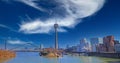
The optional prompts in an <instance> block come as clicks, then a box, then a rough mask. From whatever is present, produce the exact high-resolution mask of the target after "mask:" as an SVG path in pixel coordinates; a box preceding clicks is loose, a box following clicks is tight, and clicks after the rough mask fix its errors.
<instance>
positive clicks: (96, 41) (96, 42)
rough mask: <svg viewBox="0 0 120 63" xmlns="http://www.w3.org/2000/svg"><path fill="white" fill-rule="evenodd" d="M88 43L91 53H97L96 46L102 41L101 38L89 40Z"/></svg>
mask: <svg viewBox="0 0 120 63" xmlns="http://www.w3.org/2000/svg"><path fill="white" fill-rule="evenodd" d="M90 43H91V48H92V52H97V46H98V44H99V43H103V39H102V38H91V39H90Z"/></svg>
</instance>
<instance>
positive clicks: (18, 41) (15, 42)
mask: <svg viewBox="0 0 120 63" xmlns="http://www.w3.org/2000/svg"><path fill="white" fill-rule="evenodd" d="M7 43H9V44H12V45H24V44H28V43H33V42H26V41H21V40H7Z"/></svg>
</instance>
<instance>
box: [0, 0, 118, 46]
mask: <svg viewBox="0 0 120 63" xmlns="http://www.w3.org/2000/svg"><path fill="white" fill-rule="evenodd" d="M41 1H42V3H40V4H39V5H40V6H39V7H38V6H36V5H35V3H34V2H33V1H32V0H31V1H27V0H21V1H20V2H19V0H18V2H16V1H14V0H11V1H7V0H6V1H0V38H1V39H0V40H1V42H0V45H3V38H5V39H6V38H8V40H9V41H8V42H14V41H16V44H15V42H14V44H13V45H18V44H20V43H25V42H32V43H35V44H43V45H44V46H45V47H50V46H53V47H54V38H55V37H54V25H52V24H54V23H55V22H56V21H57V23H58V24H59V25H60V28H59V33H58V40H59V41H58V42H59V45H60V46H61V47H66V45H67V44H69V45H76V44H78V43H79V40H80V39H82V38H85V37H86V38H87V39H88V38H89V39H90V38H94V37H104V36H106V35H114V36H115V39H116V40H119V41H120V36H119V35H120V32H119V31H120V30H119V24H120V22H119V20H120V18H119V16H120V12H119V11H120V9H119V5H120V4H119V2H120V1H111V0H109V1H108V0H101V1H100V0H98V1H99V3H98V2H97V3H95V4H93V3H94V0H89V2H90V3H87V1H88V0H85V1H83V2H84V3H82V4H81V5H78V4H79V3H81V0H78V3H76V1H73V0H70V2H71V3H73V4H74V5H75V6H76V5H77V6H76V7H75V6H72V10H70V9H68V8H67V7H63V8H59V6H61V3H62V5H65V4H66V5H70V3H69V2H67V3H66V2H64V1H63V0H62V2H56V1H55V0H52V2H51V1H49V3H47V2H46V1H43V0H41ZM58 1H59V0H58ZM65 1H68V0H65ZM103 1H105V2H103ZM30 3H34V5H30ZM38 3H39V1H37V4H38ZM46 3H47V5H45V4H46ZM58 3H59V4H58ZM82 5H83V8H79V6H82ZM86 5H91V6H86ZM92 5H93V6H92ZM95 5H96V6H98V7H99V8H96V7H94V6H95ZM54 7H55V9H54ZM56 7H58V8H56ZM89 7H90V8H92V9H90V12H89V11H88V9H89ZM74 8H76V10H74ZM64 9H65V10H64ZM80 9H81V10H82V11H84V12H85V13H83V14H82V15H81V14H79V13H81V12H79V10H80ZM46 10H48V11H49V13H47V12H48V11H46ZM51 10H52V11H51ZM66 10H69V11H70V12H68V11H66ZM63 11H64V12H63ZM71 11H72V12H71ZM75 11H76V14H74V12H75ZM52 13H53V14H52ZM51 15H52V16H51ZM68 15H69V17H68ZM65 16H67V17H65ZM58 17H59V18H58ZM64 17H65V18H64ZM49 20H50V21H49ZM61 20H63V21H61ZM64 21H65V22H64ZM66 23H67V24H68V25H66ZM26 24H27V25H26ZM34 24H35V25H34ZM36 24H37V25H36ZM40 24H41V25H40ZM31 25H32V27H31ZM72 25H73V26H72ZM40 30H42V31H40ZM3 32H4V33H3ZM70 39H71V40H70Z"/></svg>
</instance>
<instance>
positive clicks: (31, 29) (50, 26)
mask: <svg viewBox="0 0 120 63" xmlns="http://www.w3.org/2000/svg"><path fill="white" fill-rule="evenodd" d="M55 23H56V21H55V19H48V20H46V21H41V20H40V19H36V20H34V21H32V22H27V23H22V24H21V26H20V30H19V31H22V32H24V33H28V34H29V33H49V32H52V31H54V24H55ZM57 23H58V24H59V27H58V31H59V32H67V30H66V29H65V28H64V27H67V28H74V26H75V25H76V24H77V23H78V22H74V19H73V18H70V17H69V18H64V19H62V20H61V19H59V20H58V21H57Z"/></svg>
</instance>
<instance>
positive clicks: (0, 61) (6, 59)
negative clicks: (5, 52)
mask: <svg viewBox="0 0 120 63" xmlns="http://www.w3.org/2000/svg"><path fill="white" fill-rule="evenodd" d="M10 59H12V58H0V63H5V62H8V61H9V60H10Z"/></svg>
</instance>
